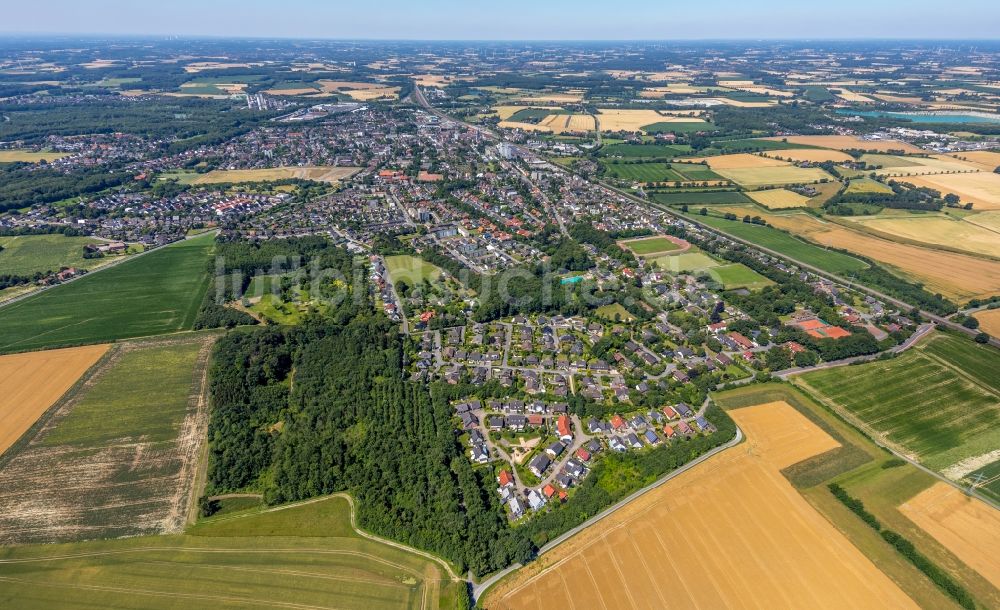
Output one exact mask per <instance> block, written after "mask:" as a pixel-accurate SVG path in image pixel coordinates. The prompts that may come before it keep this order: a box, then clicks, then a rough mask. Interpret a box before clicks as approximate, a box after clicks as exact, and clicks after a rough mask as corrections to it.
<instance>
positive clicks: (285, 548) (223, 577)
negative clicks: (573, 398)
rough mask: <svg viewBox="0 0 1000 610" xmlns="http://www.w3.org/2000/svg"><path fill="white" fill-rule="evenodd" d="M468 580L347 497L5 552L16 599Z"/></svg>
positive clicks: (442, 586) (361, 594) (272, 592)
mask: <svg viewBox="0 0 1000 610" xmlns="http://www.w3.org/2000/svg"><path fill="white" fill-rule="evenodd" d="M461 586H462V585H461V584H458V583H454V582H453V581H451V580H450V579H449V577H448V575H447V573H446V572H445V571H444V568H443V567H442V566H441V565H440V564H438V563H436V562H432V561H430V560H428V559H425V558H424V557H422V556H419V555H417V554H415V553H412V552H410V551H408V550H405V549H401V548H395V547H391V546H389V545H386V544H383V543H381V542H377V541H373V540H368V539H365V538H362V537H360V536H359V535H357V534H356V533H355V531H354V530H353V528H352V527H351V524H350V506H349V505H348V503H347V501H346V499H344V498H342V497H336V496H334V497H328V498H326V499H320V500H319V501H314V502H311V503H304V504H300V505H295V506H289V507H279V508H277V509H271V511H270V512H254V511H250V512H243V513H237V514H233V515H231V516H225V517H218V518H214V519H208V520H205V521H203V522H202V523H199V524H198V525H196V526H194V527H192V528H191V530H190V531H189V532H188V534H186V535H173V536H158V537H141V538H130V539H124V540H107V541H95V542H86V543H78V544H72V545H58V546H24V547H16V548H6V549H2V550H0V599H2V600H16V604H17V607H18V608H25V609H28V610H31V609H34V608H51V607H55V606H58V607H60V608H81V609H82V608H150V609H154V610H155V609H159V608H164V609H166V608H203V607H214V608H321V607H322V608H333V607H336V608H343V609H346V610H352V609H356V610H381V609H383V608H386V609H387V608H427V609H428V610H432V609H434V608H454V607H457V599H458V596H459V594H460V590H459V587H461Z"/></svg>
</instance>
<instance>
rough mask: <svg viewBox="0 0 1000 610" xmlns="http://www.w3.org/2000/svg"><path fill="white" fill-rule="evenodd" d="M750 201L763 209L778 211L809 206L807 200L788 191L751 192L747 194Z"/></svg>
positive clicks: (803, 196)
mask: <svg viewBox="0 0 1000 610" xmlns="http://www.w3.org/2000/svg"><path fill="white" fill-rule="evenodd" d="M747 194H748V195H749V196H750V199H753V200H754V201H756V202H757V203H759V204H761V205H762V206H764V207H765V208H770V209H772V210H780V209H784V208H801V207H805V206H806V205H808V204H809V198H808V197H806V196H805V195H799V194H798V193H796V192H794V191H789V190H788V189H768V190H765V191H751V192H749V193H747Z"/></svg>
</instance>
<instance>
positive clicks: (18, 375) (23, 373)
mask: <svg viewBox="0 0 1000 610" xmlns="http://www.w3.org/2000/svg"><path fill="white" fill-rule="evenodd" d="M106 351H108V346H107V345H89V346H86V347H71V348H68V349H57V350H48V351H44V352H29V353H25V354H10V355H7V356H0V455H3V453H4V452H5V451H7V449H8V448H10V446H11V445H13V444H14V443H15V442H17V440H18V439H19V438H21V435H22V434H24V433H25V432H27V431H28V429H29V428H31V426H32V425H34V423H35V422H36V421H38V418H39V417H41V416H42V414H43V413H45V411H47V410H48V409H49V407H51V406H52V405H53V404H54V403H55V402H56V400H58V399H59V397H60V396H62V395H63V394H64V393H66V391H67V390H69V389H70V388H71V387H72V386H73V384H75V383H76V381H77V379H79V378H80V376H81V375H83V373H84V372H86V371H87V369H89V368H90V367H91V366H93V365H94V364H95V363H96V362H97V361H98V360H99V359H100V358H101V356H103V355H104V353H105V352H106Z"/></svg>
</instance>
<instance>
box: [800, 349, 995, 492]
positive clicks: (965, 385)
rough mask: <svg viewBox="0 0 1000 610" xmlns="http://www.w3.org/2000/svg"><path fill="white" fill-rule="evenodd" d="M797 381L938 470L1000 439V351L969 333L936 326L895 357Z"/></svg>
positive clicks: (991, 447) (990, 447)
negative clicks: (955, 333) (949, 331)
mask: <svg viewBox="0 0 1000 610" xmlns="http://www.w3.org/2000/svg"><path fill="white" fill-rule="evenodd" d="M795 383H797V384H801V385H802V387H804V388H806V389H807V390H809V391H810V392H812V393H813V394H814V395H816V396H818V397H820V398H821V399H823V400H824V401H826V402H828V403H829V404H832V405H835V406H836V407H837V408H838V409H839V410H840V411H841V412H842V413H843V414H844V415H846V416H847V417H848V418H849V419H850V420H851V421H853V422H854V423H856V424H857V425H858V426H859V427H861V428H862V429H864V430H866V431H867V432H868V433H869V434H870V435H872V436H873V437H875V438H877V439H879V440H880V441H882V442H884V443H885V444H888V445H890V446H893V447H895V448H896V449H897V450H898V451H900V452H903V453H905V454H907V455H909V456H911V457H912V458H913V459H915V460H919V461H920V462H921V463H923V464H925V465H926V466H927V467H929V468H932V469H935V470H938V471H945V472H948V468H949V467H951V466H954V465H955V464H957V463H960V462H962V461H963V460H967V459H969V458H974V457H977V456H980V455H983V454H986V453H989V452H991V451H993V450H995V449H996V448H997V447H1000V352H997V351H996V350H995V349H994V348H992V347H987V346H982V345H978V344H976V343H973V342H972V341H971V340H969V339H967V338H964V337H957V336H953V335H945V334H935V335H933V336H931V337H929V338H927V339H925V340H924V341H923V342H921V343H919V344H918V345H917V346H915V347H914V348H911V349H910V350H908V351H906V352H905V353H904V354H902V355H901V356H899V357H897V358H894V359H891V360H886V361H879V362H873V363H868V364H863V365H859V366H850V367H839V368H834V369H827V370H823V371H815V372H812V373H807V374H805V375H802V376H800V377H797V378H796V379H795Z"/></svg>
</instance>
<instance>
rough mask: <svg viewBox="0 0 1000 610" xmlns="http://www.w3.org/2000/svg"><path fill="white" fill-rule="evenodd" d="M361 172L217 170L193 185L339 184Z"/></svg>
mask: <svg viewBox="0 0 1000 610" xmlns="http://www.w3.org/2000/svg"><path fill="white" fill-rule="evenodd" d="M359 171H361V168H359V167H334V166H324V167H275V168H271V169H217V170H213V171H210V172H208V173H207V174H202V175H200V176H198V177H197V178H195V179H194V180H192V181H191V183H192V184H225V183H233V184H237V183H241V182H269V181H273V180H287V179H290V178H298V179H301V180H316V181H317V182H329V183H334V182H339V181H341V180H344V179H346V178H350V177H351V176H353V175H354V174H356V173H358V172H359Z"/></svg>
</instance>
